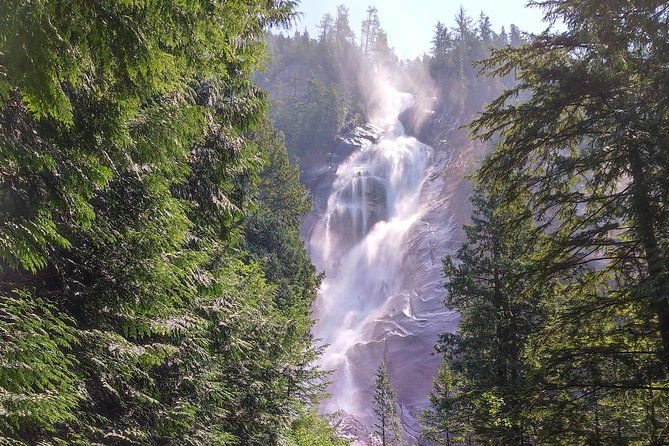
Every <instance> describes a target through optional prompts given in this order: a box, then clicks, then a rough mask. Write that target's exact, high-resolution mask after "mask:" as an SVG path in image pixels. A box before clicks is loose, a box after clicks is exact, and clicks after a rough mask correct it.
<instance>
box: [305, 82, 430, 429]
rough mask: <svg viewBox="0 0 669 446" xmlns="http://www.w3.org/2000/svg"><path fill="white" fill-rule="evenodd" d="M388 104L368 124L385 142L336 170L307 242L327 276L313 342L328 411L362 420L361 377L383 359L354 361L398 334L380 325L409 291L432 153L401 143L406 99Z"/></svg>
mask: <svg viewBox="0 0 669 446" xmlns="http://www.w3.org/2000/svg"><path fill="white" fill-rule="evenodd" d="M385 97H386V99H387V103H386V104H387V107H384V108H385V110H383V113H382V116H380V119H377V120H375V121H374V122H373V124H375V125H377V126H378V127H380V128H381V129H382V132H383V136H382V137H381V139H380V140H379V141H378V142H377V143H375V144H369V145H367V146H366V147H363V148H362V149H360V150H359V151H356V152H354V153H353V154H352V155H351V156H350V157H349V158H348V159H347V160H345V161H344V162H343V163H342V164H341V165H340V166H339V168H338V169H337V172H336V179H335V181H334V183H333V186H332V191H331V194H330V197H329V199H328V204H327V210H326V212H325V213H324V214H323V215H322V216H321V218H320V219H319V220H318V222H317V223H316V224H315V225H314V226H313V228H312V231H311V235H310V238H309V244H310V249H311V252H312V256H313V259H314V262H315V264H316V265H317V266H318V267H319V269H321V270H323V271H325V273H326V279H325V280H324V282H323V283H322V286H321V289H320V291H319V297H318V300H317V302H316V305H315V308H314V316H315V317H316V319H317V323H316V325H315V327H314V335H315V336H316V337H317V338H319V339H322V341H323V342H324V343H327V344H328V347H327V348H326V350H325V352H324V354H323V357H322V361H321V362H322V364H321V365H322V367H323V368H324V369H327V370H333V371H334V373H333V376H332V377H331V379H332V385H331V387H330V389H329V391H330V393H331V394H332V398H331V399H330V400H329V401H328V403H327V405H328V406H327V409H328V410H329V411H334V410H339V409H343V410H345V411H346V412H348V413H351V414H354V415H358V416H361V417H366V416H368V415H369V392H367V394H366V395H364V396H363V395H362V394H361V393H360V392H361V389H360V388H359V387H360V385H359V382H360V375H361V374H362V373H365V374H367V375H369V374H370V370H372V376H368V377H365V379H364V381H370V380H373V370H374V369H375V366H376V365H378V362H379V361H380V360H381V359H382V358H381V354H379V355H377V356H379V357H378V358H369V359H368V362H369V361H372V362H375V364H371V367H370V364H369V363H368V364H359V363H358V362H359V361H358V360H353V357H354V356H355V354H354V353H355V352H356V351H357V349H358V348H359V347H360V346H365V345H367V344H369V343H372V342H377V343H378V342H379V339H385V338H386V337H387V336H390V335H392V334H393V330H400V331H401V327H398V326H394V325H393V324H381V323H379V321H380V320H381V319H382V318H384V317H386V316H387V315H388V314H389V311H388V308H387V307H388V306H389V305H397V302H398V300H397V296H399V295H400V294H402V293H403V292H405V291H406V290H405V289H404V288H403V286H404V285H403V256H404V254H405V253H404V252H403V249H402V247H403V245H404V241H405V237H406V235H407V233H408V231H409V230H410V228H411V227H412V225H414V224H416V222H417V221H418V219H419V218H420V217H421V215H422V214H423V212H424V211H425V209H424V206H422V204H423V203H421V200H420V197H421V187H422V185H423V184H424V182H425V181H426V176H427V174H428V172H429V168H430V166H431V164H432V160H433V149H432V148H431V147H429V146H427V145H425V144H422V143H421V142H419V141H418V140H416V139H415V138H413V137H409V136H406V135H405V133H404V128H403V126H402V124H401V123H400V122H399V120H398V119H397V116H398V114H399V113H400V112H401V111H402V110H403V109H405V108H406V107H409V106H410V105H411V103H412V101H413V99H412V97H411V95H409V94H405V93H398V92H396V91H393V90H390V89H388V90H386V92H385ZM438 261H440V259H439V260H438ZM405 301H406V302H408V301H409V299H408V298H407V299H405ZM400 306H403V308H401V309H400V310H399V311H400V312H402V313H404V314H403V315H402V317H405V318H412V317H413V315H412V314H411V313H412V308H411V305H409V304H408V303H407V304H406V305H404V304H401V305H400ZM379 330H383V332H382V333H379ZM395 334H397V333H395ZM377 350H378V349H377ZM358 353H359V352H358ZM357 356H358V357H359V356H360V355H359V354H358V355H357ZM363 368H364V371H363V370H362V369H363ZM391 372H392V371H391Z"/></svg>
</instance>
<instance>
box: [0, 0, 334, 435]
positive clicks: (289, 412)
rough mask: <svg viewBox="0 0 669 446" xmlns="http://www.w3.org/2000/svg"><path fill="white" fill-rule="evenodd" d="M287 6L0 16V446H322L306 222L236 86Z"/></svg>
mask: <svg viewBox="0 0 669 446" xmlns="http://www.w3.org/2000/svg"><path fill="white" fill-rule="evenodd" d="M294 6H295V3H294V2H292V1H277V2H265V1H251V2H248V1H246V2H241V1H231V2H218V1H209V0H194V1H188V2H167V3H165V2H150V1H134V0H132V1H101V2H89V1H77V0H73V1H66V2H63V1H49V0H43V1H36V2H29V3H25V2H13V1H10V2H4V3H3V4H2V6H0V17H1V18H0V71H2V73H3V76H2V79H1V80H0V101H1V107H0V108H1V113H0V133H1V135H2V138H0V139H1V140H2V141H1V142H0V205H1V206H2V209H3V213H2V218H0V268H1V269H0V334H1V336H2V340H3V342H2V345H1V346H0V442H2V443H3V444H25V445H28V444H44V445H46V444H53V445H66V444H67V445H110V446H121V445H123V446H126V445H140V444H141V445H161V446H162V445H191V446H195V445H234V444H239V445H242V444H243V445H259V444H262V445H268V444H286V443H289V442H290V441H293V442H301V441H303V440H304V441H310V440H308V439H309V438H310V437H309V435H310V434H307V433H306V432H305V430H304V429H303V428H300V427H299V420H304V422H305V423H308V424H307V425H313V426H316V427H317V428H318V429H320V430H321V431H322V432H323V435H326V432H329V434H328V435H330V437H331V438H332V444H338V443H337V441H336V440H335V439H334V437H332V435H333V434H332V432H331V431H328V429H327V428H326V426H325V425H324V424H323V422H322V421H321V420H320V419H317V418H314V417H312V416H311V415H309V414H310V412H309V410H310V409H309V407H310V406H311V404H313V403H312V401H313V400H314V399H315V398H316V395H317V394H318V393H319V392H320V391H321V390H322V374H321V373H320V372H319V371H318V370H317V369H315V368H314V366H313V364H314V361H315V359H316V357H317V355H318V353H319V351H318V350H317V349H316V348H314V346H313V342H312V338H311V335H310V328H311V324H312V322H311V320H310V318H309V311H310V304H311V301H312V300H313V299H314V297H315V295H316V288H317V286H318V283H319V280H318V277H317V276H316V274H315V270H314V268H313V266H312V265H311V263H310V262H309V259H308V256H307V254H306V252H305V250H304V246H303V245H302V244H301V242H300V239H299V224H300V219H301V217H302V215H303V214H304V213H305V212H306V211H307V210H308V209H309V206H310V203H309V200H308V197H307V195H306V193H305V191H304V189H303V188H302V187H301V186H299V183H298V182H297V178H298V171H297V169H296V168H295V167H294V166H292V165H291V164H290V163H289V162H288V155H287V153H286V149H285V146H284V143H283V140H282V138H281V137H280V136H279V135H278V134H277V132H276V131H274V130H273V129H272V128H271V126H270V125H269V124H268V121H267V117H266V108H267V105H266V102H265V94H264V93H263V92H262V91H261V90H260V89H259V88H258V87H257V86H256V85H255V84H254V83H253V81H252V79H251V72H252V70H254V69H255V68H256V67H257V66H258V63H259V62H260V60H262V58H263V57H264V51H263V48H264V42H263V37H264V32H265V30H266V29H267V28H268V27H271V26H273V25H281V24H286V23H288V22H289V21H290V20H292V17H293V15H294V13H293V9H294ZM254 126H255V127H256V131H255V132H254V130H253V128H254ZM284 179H285V182H284ZM296 423H297V424H296ZM318 438H320V437H318ZM322 438H326V437H322ZM296 444H309V443H296Z"/></svg>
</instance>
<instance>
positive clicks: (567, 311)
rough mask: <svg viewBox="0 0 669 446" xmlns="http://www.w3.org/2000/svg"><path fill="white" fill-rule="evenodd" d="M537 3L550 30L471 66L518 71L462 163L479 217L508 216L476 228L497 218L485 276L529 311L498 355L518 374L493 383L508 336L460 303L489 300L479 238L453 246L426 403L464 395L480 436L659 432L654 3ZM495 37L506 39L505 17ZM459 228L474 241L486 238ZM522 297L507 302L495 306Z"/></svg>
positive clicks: (661, 348)
mask: <svg viewBox="0 0 669 446" xmlns="http://www.w3.org/2000/svg"><path fill="white" fill-rule="evenodd" d="M537 4H539V5H542V6H544V7H545V9H546V13H547V16H548V17H549V18H551V19H559V20H560V21H562V22H563V23H565V24H566V30H564V31H559V32H546V33H544V34H542V35H539V36H536V37H534V38H533V39H532V40H531V41H530V42H529V43H528V44H527V45H523V46H520V47H512V46H510V47H507V48H503V49H498V50H494V51H493V54H492V57H491V58H489V59H488V60H487V61H485V62H484V64H483V67H484V68H485V69H486V70H488V71H489V72H491V73H492V74H493V75H496V76H498V77H500V76H508V75H509V74H511V73H516V75H517V77H518V84H517V85H516V86H514V87H513V88H510V89H509V90H508V91H506V92H505V93H504V94H502V95H501V96H500V97H499V98H497V99H496V100H494V101H493V102H492V103H491V105H490V106H489V107H488V108H487V109H486V110H485V111H484V113H483V114H482V115H481V116H480V117H479V118H478V119H476V120H475V121H474V122H473V123H472V125H471V130H472V132H473V134H474V135H475V136H476V137H479V138H481V139H483V140H490V141H499V144H497V147H496V149H495V151H494V152H493V153H492V154H491V156H490V157H489V158H488V159H487V160H486V161H485V162H484V164H483V166H482V168H481V170H480V172H479V174H478V178H479V182H480V184H481V186H482V187H483V190H484V191H485V192H486V196H487V197H488V198H489V199H492V200H493V202H494V203H495V206H494V209H495V211H494V212H492V214H491V215H492V217H493V218H496V217H500V216H505V218H506V219H508V221H509V222H510V223H512V224H510V225H506V224H504V222H503V221H502V222H499V221H498V222H496V223H495V225H493V228H489V229H488V230H486V232H485V234H493V233H494V231H493V230H492V229H494V228H501V229H504V228H512V229H513V230H512V231H510V232H508V233H507V234H506V236H505V237H504V239H505V240H508V241H509V242H508V243H510V244H506V245H503V246H505V248H504V251H503V252H505V254H504V256H502V257H500V259H506V261H505V262H504V263H501V264H499V267H500V270H501V271H506V270H507V268H510V269H509V270H508V272H506V273H505V275H504V277H505V279H504V280H506V277H510V278H511V279H512V280H511V282H509V283H508V284H507V285H506V286H502V287H501V288H500V289H501V290H502V291H503V295H506V296H507V297H508V299H509V300H508V302H509V303H512V304H513V305H525V304H529V305H530V310H531V313H530V314H535V315H538V316H539V319H536V320H537V321H538V322H540V323H538V324H533V323H532V321H533V320H535V319H534V317H527V316H526V317H524V318H523V319H521V320H524V321H525V322H530V323H529V324H526V325H524V326H523V325H521V326H520V327H518V328H516V329H514V330H513V332H514V333H519V334H520V335H521V337H520V339H518V340H517V341H515V342H514V343H513V344H514V345H515V346H516V347H520V350H518V351H517V352H516V353H515V354H513V355H511V356H510V357H511V358H513V359H514V362H516V360H517V362H516V363H517V364H518V367H516V370H517V371H518V376H517V379H518V380H517V381H515V382H517V383H518V384H519V386H516V387H508V384H509V383H510V382H509V381H502V384H503V385H500V384H499V383H498V382H497V378H498V377H499V376H500V375H499V374H498V373H495V372H496V371H499V368H498V366H499V365H500V364H501V363H500V362H499V357H500V356H499V354H498V353H502V352H504V348H503V347H504V344H505V342H504V341H505V340H506V339H508V338H507V337H506V336H505V335H504V334H503V332H497V331H493V330H495V328H496V327H498V325H497V324H495V323H494V322H495V320H496V319H498V317H499V313H498V312H497V309H498V307H497V306H495V304H494V300H492V301H491V303H493V305H492V306H488V309H487V310H485V311H480V312H479V313H478V314H477V312H476V311H475V309H474V307H471V306H469V307H464V308H462V304H463V303H465V302H481V303H482V302H485V301H486V300H489V297H490V296H491V294H490V293H489V292H488V291H489V289H490V284H491V281H490V278H489V275H487V274H482V273H484V272H485V271H486V270H485V269H483V270H482V269H481V266H485V265H494V264H495V263H496V262H491V260H490V259H494V258H495V256H494V255H493V253H494V252H495V250H494V249H490V248H488V249H486V250H485V251H481V252H477V251H471V249H470V247H468V245H466V246H465V247H464V248H463V251H461V252H460V253H459V260H460V263H458V264H455V263H450V264H448V267H447V273H448V276H449V278H450V282H449V285H448V288H449V291H450V292H451V295H452V297H449V301H451V302H452V303H455V304H456V306H458V305H460V307H459V308H460V311H461V312H462V313H463V321H462V325H461V332H460V333H459V334H458V335H456V336H455V337H448V336H445V337H444V341H445V342H442V348H444V350H445V352H446V357H447V358H448V359H449V365H450V366H451V369H452V370H453V371H454V372H456V373H457V375H456V376H457V379H458V387H457V388H456V389H455V390H454V391H451V392H450V393H447V394H446V396H443V394H444V392H441V393H440V394H437V395H442V396H439V397H438V402H441V403H444V404H446V403H447V402H448V403H449V404H450V402H451V401H452V400H453V399H455V401H463V402H465V403H467V404H469V405H471V406H472V409H471V410H472V414H473V415H474V416H473V417H472V420H467V422H470V421H473V426H472V431H473V433H474V434H476V435H475V438H474V441H477V442H480V443H481V444H498V443H495V441H498V440H496V439H497V438H501V439H503V438H504V437H503V436H501V437H498V436H497V434H495V435H491V433H492V431H490V427H491V426H492V427H494V428H496V429H502V432H503V430H504V429H506V427H505V426H508V427H511V428H513V427H515V426H517V427H518V428H519V429H522V431H523V432H524V433H523V435H522V437H520V436H519V437H517V438H516V440H515V442H514V443H513V444H519V441H520V442H522V441H525V442H526V443H525V444H544V445H572V444H595V445H600V444H616V445H646V444H650V445H660V444H664V443H666V438H667V430H666V429H667V425H668V424H667V423H668V422H669V420H668V419H667V413H669V411H668V406H667V403H668V402H669V390H668V389H669V387H668V386H667V384H668V383H669V378H668V374H667V364H669V363H668V359H667V358H669V353H668V352H669V304H668V303H667V294H668V290H667V280H666V278H667V265H669V262H668V261H667V259H668V258H669V257H668V255H667V247H668V246H669V244H668V243H667V240H669V238H668V237H667V225H666V222H667V221H668V219H667V215H666V214H667V209H668V207H667V203H666V197H667V196H668V195H667V182H666V166H667V163H666V148H665V146H664V145H663V143H662V142H661V141H664V140H665V139H666V138H665V136H664V133H665V129H666V128H667V126H666V122H665V121H666V117H667V116H668V113H667V103H669V102H667V97H668V94H667V93H668V92H667V86H666V82H664V81H663V80H661V79H664V75H665V74H666V73H665V71H666V70H665V69H664V68H663V67H664V66H665V65H666V58H667V54H668V53H667V51H666V50H667V41H668V40H667V36H669V15H668V14H667V9H666V6H665V5H660V4H659V3H647V2H634V1H633V2H624V1H619V2H618V1H613V2H603V1H599V0H559V1H550V2H537ZM511 40H512V41H513V40H515V41H518V40H519V32H518V30H517V29H514V28H512V29H511ZM477 208H478V212H479V214H475V218H474V227H476V226H477V224H478V221H477V215H480V212H481V209H482V208H481V206H480V205H478V206H477ZM488 220H489V221H493V220H492V219H488ZM522 222H527V223H526V224H524V225H523V224H522ZM530 222H531V223H530ZM497 232H498V233H500V234H504V233H503V232H499V231H497ZM471 236H472V233H471V232H469V233H468V238H469V242H470V244H471V243H472V237H471ZM474 240H475V241H476V243H477V244H478V245H481V246H485V245H486V243H488V241H489V240H491V239H490V238H489V237H487V236H483V237H482V236H481V235H480V234H477V236H476V238H475V239H474ZM514 246H518V247H523V246H524V248H523V249H521V250H520V251H515V250H514V248H513V247H514ZM468 251H469V252H468ZM463 254H467V255H463ZM472 266H476V268H473V267H472ZM509 272H510V273H511V274H510V275H509ZM501 284H504V281H502V282H501ZM494 295H495V294H492V296H494ZM462 297H468V299H467V300H466V301H463V300H462ZM524 311H525V310H523V309H522V308H520V309H515V310H514V311H512V312H511V314H512V315H513V318H510V319H508V320H513V319H514V318H516V317H517V316H518V315H523V313H524ZM473 316H476V318H473ZM476 320H481V321H484V320H487V321H489V328H488V329H486V327H485V325H482V324H473V323H472V321H476ZM452 346H457V347H458V348H459V349H460V350H456V349H453V348H452ZM477 357H478V358H480V359H481V360H480V361H478V363H476V362H471V360H472V359H476V358H477ZM508 364H512V363H508ZM463 366H466V367H463ZM507 367H508V366H507ZM510 370H514V369H513V368H510ZM501 376H504V374H502V375H501ZM472 377H474V378H476V379H475V380H474V381H472ZM440 407H444V406H443V405H441V406H439V405H438V406H436V407H434V408H433V413H434V412H435V411H437V410H438V409H439V408H440ZM439 418H440V417H439V416H437V421H441V420H440V419H439ZM491 422H492V423H491ZM508 441H509V442H510V441H511V440H508ZM501 444H507V440H502V443H501ZM509 444H510V443H509Z"/></svg>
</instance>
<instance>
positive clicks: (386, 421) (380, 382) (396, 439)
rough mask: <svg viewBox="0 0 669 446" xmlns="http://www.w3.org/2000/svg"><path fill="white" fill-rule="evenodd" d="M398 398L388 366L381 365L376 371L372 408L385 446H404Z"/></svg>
mask: <svg viewBox="0 0 669 446" xmlns="http://www.w3.org/2000/svg"><path fill="white" fill-rule="evenodd" d="M396 397H397V393H396V391H395V388H394V387H393V385H392V383H391V382H390V377H389V376H388V371H387V369H386V366H385V364H383V363H381V364H380V365H379V368H378V369H377V371H376V387H375V389H374V398H373V399H372V408H373V410H374V414H375V415H376V418H377V420H378V424H376V425H375V427H376V432H377V433H378V434H379V436H380V437H381V441H382V444H383V446H387V445H401V444H403V442H402V428H401V427H400V419H399V413H398V410H397V401H396Z"/></svg>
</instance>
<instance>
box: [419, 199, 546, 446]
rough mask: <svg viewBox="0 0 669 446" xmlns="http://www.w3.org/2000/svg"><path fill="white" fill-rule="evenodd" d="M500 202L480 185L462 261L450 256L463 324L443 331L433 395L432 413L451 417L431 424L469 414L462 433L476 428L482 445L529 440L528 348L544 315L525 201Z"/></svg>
mask: <svg viewBox="0 0 669 446" xmlns="http://www.w3.org/2000/svg"><path fill="white" fill-rule="evenodd" d="M499 202H500V198H499V196H497V195H496V194H494V193H490V192H487V191H485V190H482V189H478V190H476V191H475V193H474V196H473V197H472V204H473V206H474V213H473V216H472V224H471V225H468V226H465V232H466V235H467V241H466V242H465V244H464V245H463V246H462V248H460V250H459V251H458V254H457V263H456V262H455V261H454V260H453V259H451V258H447V259H446V260H445V262H444V264H445V268H444V270H445V275H446V279H447V281H448V282H447V285H446V289H447V292H448V294H447V304H448V305H449V308H453V309H456V310H458V312H459V313H460V324H459V327H458V333H457V334H455V335H453V334H445V335H443V336H442V338H441V341H440V344H439V350H440V351H442V352H443V353H444V354H445V359H446V360H447V361H448V365H447V368H445V369H444V370H443V371H442V373H443V374H444V375H443V377H442V380H441V381H439V382H437V383H436V386H437V387H436V388H435V393H434V394H433V395H432V399H431V402H432V407H433V416H432V418H433V420H434V419H435V416H436V417H437V421H439V417H445V418H444V419H443V420H442V421H441V422H437V423H435V422H433V423H432V427H435V426H439V425H441V424H440V423H446V426H448V423H447V421H448V420H449V419H451V418H455V419H457V418H461V417H462V415H463V414H464V415H466V417H467V418H466V422H465V423H464V424H465V426H466V427H461V429H462V431H463V432H462V435H463V436H464V435H465V434H468V432H467V431H469V430H471V431H472V432H473V434H474V436H475V438H476V439H477V442H480V443H482V444H528V443H527V441H528V440H526V438H527V433H526V432H524V430H523V429H524V428H523V425H524V424H526V423H525V421H524V420H523V416H524V414H523V406H524V404H525V401H524V390H525V387H526V380H527V378H528V373H529V372H530V370H531V368H530V367H529V366H528V365H527V364H526V363H525V362H524V360H523V357H522V353H523V350H524V348H525V344H526V342H527V339H528V337H529V336H530V335H531V334H532V333H534V332H535V331H536V330H537V328H538V327H537V324H539V322H540V321H541V319H542V318H541V313H540V307H539V305H538V297H539V296H538V293H537V292H536V291H534V292H528V282H527V279H526V275H527V271H526V266H525V262H524V256H525V255H526V254H527V253H528V252H530V251H531V247H532V242H531V237H532V230H531V229H532V225H531V224H530V222H528V221H527V219H526V217H525V219H523V215H527V213H526V212H525V211H524V210H523V208H522V207H516V208H515V209H514V212H509V211H503V210H501V208H500V207H499ZM547 289H549V286H548V284H545V286H544V292H545V291H546V290H547ZM449 369H452V370H453V372H454V373H455V374H457V376H458V377H459V381H460V383H459V389H458V391H459V392H458V393H459V394H460V395H461V396H460V397H459V398H465V399H466V401H458V399H457V398H454V397H453V395H452V391H451V389H450V388H448V387H452V385H451V384H450V379H452V378H451V377H450V376H451V375H450V371H449ZM443 386H446V388H441V387H443ZM450 430H453V429H452V428H451V429H450ZM447 440H448V436H447ZM449 441H450V440H449ZM495 442H497V443H495Z"/></svg>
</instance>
